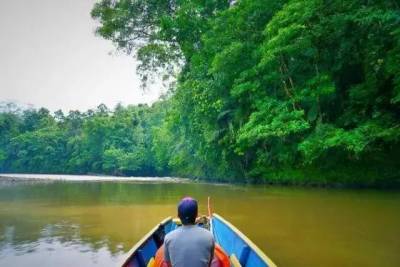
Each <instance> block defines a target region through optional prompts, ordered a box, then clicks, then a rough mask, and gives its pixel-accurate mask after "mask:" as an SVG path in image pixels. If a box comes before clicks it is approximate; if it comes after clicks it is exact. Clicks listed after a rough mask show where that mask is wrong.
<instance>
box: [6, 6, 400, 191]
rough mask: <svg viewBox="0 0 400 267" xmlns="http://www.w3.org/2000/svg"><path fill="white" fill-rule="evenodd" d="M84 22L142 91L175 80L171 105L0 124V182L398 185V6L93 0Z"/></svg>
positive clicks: (39, 114) (35, 114)
mask: <svg viewBox="0 0 400 267" xmlns="http://www.w3.org/2000/svg"><path fill="white" fill-rule="evenodd" d="M92 16H93V18H95V19H96V20H98V22H99V23H100V26H99V28H98V29H97V33H98V34H99V35H100V36H102V37H104V38H106V39H109V40H112V41H113V42H114V43H115V44H116V46H117V47H118V49H121V50H123V51H125V52H127V53H134V54H135V56H136V58H137V59H138V60H139V62H140V64H139V66H138V71H139V73H140V74H141V75H142V78H143V82H144V83H146V82H147V81H148V80H149V79H150V78H151V75H160V76H162V77H163V79H164V78H168V77H171V76H175V75H176V73H177V71H178V70H179V75H178V76H177V79H176V84H175V86H173V87H172V88H171V90H170V92H169V97H168V98H167V99H164V100H163V101H160V102H158V103H156V104H154V105H153V106H152V107H147V106H136V107H122V106H118V107H116V108H115V109H114V110H113V111H110V110H108V109H107V108H106V107H105V106H99V108H98V109H97V110H95V111H88V112H86V113H80V112H77V111H72V112H70V113H69V114H67V115H64V114H62V112H58V113H57V114H55V115H54V116H51V115H50V114H49V112H48V111H47V110H45V109H41V110H38V111H37V110H36V111H32V110H28V111H25V112H23V113H21V112H19V113H18V114H17V113H12V112H3V113H0V126H1V128H0V134H1V137H2V138H1V141H0V164H1V170H3V171H11V170H20V171H49V170H51V171H57V172H74V173H80V172H82V173H90V172H96V173H112V174H121V175H122V174H124V175H135V174H136V175H145V174H151V175H177V176H187V177H193V178H208V179H215V178H216V177H217V178H218V179H219V180H226V181H236V180H239V181H254V182H258V181H269V182H282V183H296V184H297V183H302V182H304V183H315V184H330V183H331V184H332V183H348V184H364V185H374V184H379V183H386V184H393V183H399V177H400V170H399V168H398V166H397V165H398V162H397V161H398V160H396V159H398V157H399V152H400V109H399V108H400V107H399V104H400V56H399V55H400V30H399V29H400V7H399V4H398V2H397V1H394V0H389V1H378V0H376V1H364V0H349V1H341V0H340V1H339V0H332V1H322V0H309V1H302V0H274V1H272V0H239V1H236V2H235V4H233V5H229V1H226V0H218V1H215V0H213V1H211V0H201V1H194V0H174V1H164V0H144V1H136V0H115V1H111V0H102V1H99V2H98V3H96V4H95V6H94V8H93V11H92ZM39 162H40V163H41V164H40V166H42V167H38V166H37V164H38V163H39ZM54 166H58V167H54ZM52 168H53V169H52Z"/></svg>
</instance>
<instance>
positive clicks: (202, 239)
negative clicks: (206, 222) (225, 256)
mask: <svg viewBox="0 0 400 267" xmlns="http://www.w3.org/2000/svg"><path fill="white" fill-rule="evenodd" d="M164 245H165V252H164V255H165V256H164V258H165V260H166V261H168V262H170V263H171V265H172V266H173V267H188V266H190V267H206V266H209V263H210V259H211V257H212V256H213V255H214V238H213V236H212V234H211V232H210V231H208V230H206V229H204V228H201V227H199V226H196V225H183V226H181V227H179V228H177V229H176V230H174V231H172V232H170V233H168V234H167V235H166V236H165V239H164Z"/></svg>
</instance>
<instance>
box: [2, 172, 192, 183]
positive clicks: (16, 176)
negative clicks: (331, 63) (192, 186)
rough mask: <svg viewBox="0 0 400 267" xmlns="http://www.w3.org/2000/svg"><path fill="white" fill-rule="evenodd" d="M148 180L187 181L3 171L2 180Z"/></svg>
mask: <svg viewBox="0 0 400 267" xmlns="http://www.w3.org/2000/svg"><path fill="white" fill-rule="evenodd" d="M24 181H27V182H29V181H30V182H35V181H36V182H52V181H69V182H131V183H134V182H146V183H187V182H190V180H189V179H186V178H176V177H121V176H100V175H73V174H22V173H7V174H6V173H1V174H0V182H24Z"/></svg>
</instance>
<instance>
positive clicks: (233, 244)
mask: <svg viewBox="0 0 400 267" xmlns="http://www.w3.org/2000/svg"><path fill="white" fill-rule="evenodd" d="M204 218H205V220H202V221H201V222H199V223H198V225H199V226H200V227H204V228H207V229H209V230H210V231H211V232H212V233H213V236H214V239H215V242H216V244H217V247H218V249H219V251H217V252H219V254H221V253H223V254H224V255H222V256H221V255H220V256H221V257H226V261H228V263H225V265H224V264H222V261H223V259H221V264H220V265H218V264H217V265H215V266H234V267H237V266H246V267H249V266H250V267H276V265H275V264H274V263H273V262H272V261H271V260H270V259H269V258H268V257H267V256H266V255H265V254H264V252H262V251H261V250H260V249H259V248H258V247H257V246H256V245H255V244H254V243H253V242H251V240H250V239H248V238H247V237H246V236H245V235H244V234H243V233H241V232H240V231H239V230H238V229H237V228H236V227H234V226H233V225H232V224H231V223H229V222H228V221H226V220H225V219H224V218H222V217H221V216H219V215H217V214H215V213H214V214H212V216H211V217H204ZM179 226H180V221H179V219H172V218H171V217H169V218H166V219H165V220H163V221H162V222H161V223H160V224H159V225H157V226H156V227H154V228H153V229H152V230H151V231H150V232H149V233H148V234H146V235H145V236H144V237H143V238H142V239H141V240H140V241H139V242H138V243H136V245H135V246H133V247H132V249H131V250H130V251H129V253H128V255H129V256H128V258H127V259H126V260H124V262H123V263H122V264H121V265H120V266H123V267H160V266H162V264H160V263H159V262H158V263H157V259H156V258H157V257H158V256H159V255H156V254H158V253H159V252H160V250H161V249H162V248H161V247H162V244H163V241H164V237H165V235H166V234H167V233H169V232H170V231H173V230H174V229H175V228H177V227H179ZM214 254H215V253H214ZM212 266H213V265H212Z"/></svg>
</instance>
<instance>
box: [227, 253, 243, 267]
mask: <svg viewBox="0 0 400 267" xmlns="http://www.w3.org/2000/svg"><path fill="white" fill-rule="evenodd" d="M229 259H230V260H231V266H233V267H242V265H241V264H240V262H239V260H238V258H237V257H236V255H235V254H231V256H230V257H229Z"/></svg>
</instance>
